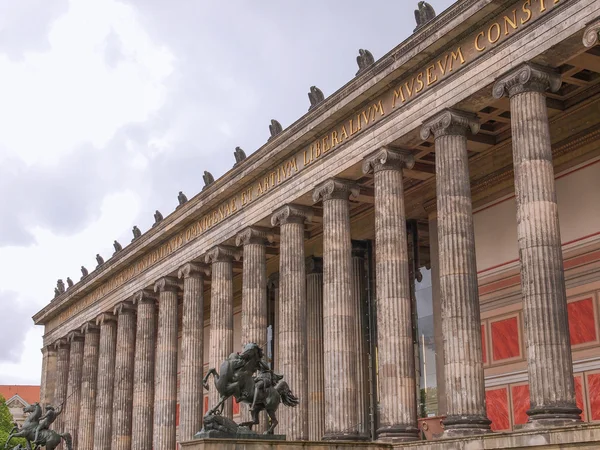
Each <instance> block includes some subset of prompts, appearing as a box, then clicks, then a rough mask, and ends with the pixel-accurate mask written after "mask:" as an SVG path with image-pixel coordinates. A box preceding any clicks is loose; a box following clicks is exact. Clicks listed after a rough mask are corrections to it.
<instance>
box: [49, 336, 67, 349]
mask: <svg viewBox="0 0 600 450" xmlns="http://www.w3.org/2000/svg"><path fill="white" fill-rule="evenodd" d="M52 346H53V347H54V348H55V349H56V350H59V349H61V348H66V347H68V346H69V341H68V340H67V338H66V337H64V338H60V339H58V340H56V341H54V342H53V343H52Z"/></svg>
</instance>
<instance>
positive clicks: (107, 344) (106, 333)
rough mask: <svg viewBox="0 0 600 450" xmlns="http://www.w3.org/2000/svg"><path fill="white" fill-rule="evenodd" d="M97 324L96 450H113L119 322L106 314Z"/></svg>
mask: <svg viewBox="0 0 600 450" xmlns="http://www.w3.org/2000/svg"><path fill="white" fill-rule="evenodd" d="M96 324H97V325H100V348H99V350H98V352H99V353H98V354H99V356H98V380H97V382H98V389H97V390H96V415H95V418H94V419H95V422H94V450H111V448H110V443H111V433H112V408H113V387H114V381H115V351H116V345H117V320H116V317H115V316H113V315H112V314H109V313H105V314H101V315H100V316H99V317H98V318H97V319H96Z"/></svg>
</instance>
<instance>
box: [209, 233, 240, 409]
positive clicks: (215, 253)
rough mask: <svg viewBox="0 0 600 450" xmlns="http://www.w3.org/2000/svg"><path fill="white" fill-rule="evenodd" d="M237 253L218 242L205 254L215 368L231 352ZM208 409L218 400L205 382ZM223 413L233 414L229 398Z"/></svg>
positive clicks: (212, 364)
mask: <svg viewBox="0 0 600 450" xmlns="http://www.w3.org/2000/svg"><path fill="white" fill-rule="evenodd" d="M237 257H239V253H238V251H237V249H235V247H228V246H224V245H219V246H217V247H214V248H212V249H211V250H210V251H209V252H208V253H207V254H206V263H207V264H212V268H211V270H212V279H211V286H210V356H209V367H215V368H217V370H218V368H219V367H220V366H221V363H222V362H223V361H224V360H225V359H227V357H229V355H230V354H231V353H232V352H233V259H234V258H237ZM209 383H210V384H209V386H210V389H209V391H208V407H209V410H210V409H212V408H213V407H215V406H216V405H217V404H218V403H219V398H220V397H219V393H218V392H217V389H216V388H215V386H214V384H213V382H212V381H210V382H209ZM223 416H225V417H227V418H229V419H231V418H232V416H233V410H232V402H231V399H229V400H227V401H226V402H225V407H224V409H223Z"/></svg>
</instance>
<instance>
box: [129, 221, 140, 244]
mask: <svg viewBox="0 0 600 450" xmlns="http://www.w3.org/2000/svg"><path fill="white" fill-rule="evenodd" d="M131 232H132V233H133V239H132V240H131V242H133V241H135V240H136V239H138V238H140V237H142V232H141V231H140V229H139V228H138V227H137V225H134V226H133V229H132V230H131Z"/></svg>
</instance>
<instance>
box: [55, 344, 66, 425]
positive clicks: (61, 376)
mask: <svg viewBox="0 0 600 450" xmlns="http://www.w3.org/2000/svg"><path fill="white" fill-rule="evenodd" d="M68 381H69V342H68V341H67V340H66V339H60V340H59V341H58V342H57V343H56V386H55V389H54V402H53V404H52V406H54V408H58V407H59V406H61V405H62V407H63V408H64V407H65V406H66V401H67V383H68ZM64 425H65V415H64V414H61V415H60V416H58V417H57V418H56V420H55V421H54V424H53V425H52V429H54V430H56V431H57V432H59V433H62V432H64V429H65V428H64Z"/></svg>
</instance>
